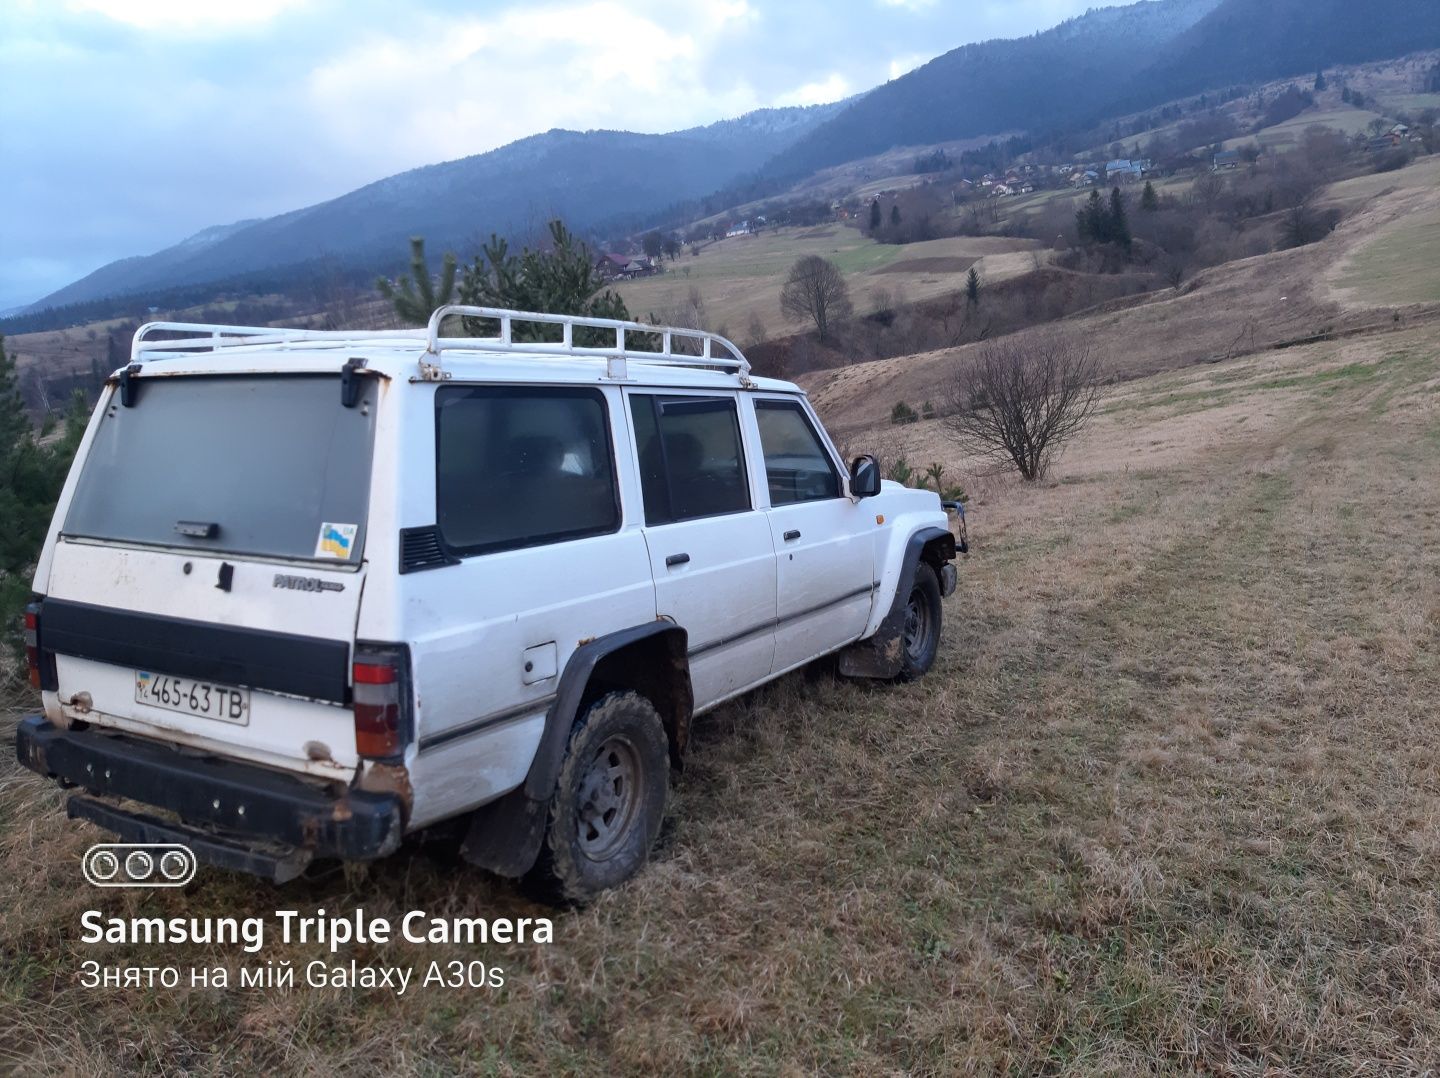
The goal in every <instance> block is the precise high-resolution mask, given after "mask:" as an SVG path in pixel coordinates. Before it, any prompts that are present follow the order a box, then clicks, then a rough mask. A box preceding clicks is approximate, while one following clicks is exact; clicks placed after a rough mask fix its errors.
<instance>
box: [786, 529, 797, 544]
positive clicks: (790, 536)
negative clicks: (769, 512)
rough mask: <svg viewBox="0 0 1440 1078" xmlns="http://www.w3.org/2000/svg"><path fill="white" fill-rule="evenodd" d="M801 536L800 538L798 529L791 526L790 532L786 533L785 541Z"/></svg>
mask: <svg viewBox="0 0 1440 1078" xmlns="http://www.w3.org/2000/svg"><path fill="white" fill-rule="evenodd" d="M799 538H800V533H799V532H798V531H796V530H795V529H794V528H791V529H790V530H789V531H788V532H786V533H785V541H786V542H787V543H789V542H791V541H793V540H795V539H799Z"/></svg>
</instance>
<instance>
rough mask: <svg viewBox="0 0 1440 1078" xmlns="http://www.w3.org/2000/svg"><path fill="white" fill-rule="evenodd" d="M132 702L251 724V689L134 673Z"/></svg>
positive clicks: (238, 723)
mask: <svg viewBox="0 0 1440 1078" xmlns="http://www.w3.org/2000/svg"><path fill="white" fill-rule="evenodd" d="M135 702H136V703H137V704H149V705H150V706H151V707H163V708H165V709H166V710H167V711H178V712H180V713H181V714H182V715H195V716H198V717H199V718H202V719H215V720H217V721H219V722H229V723H234V724H235V725H236V726H248V725H249V724H250V690H249V689H236V688H233V687H231V686H229V685H216V684H215V683H214V682H213V681H195V680H193V679H191V678H188V677H171V676H170V675H169V674H152V673H150V672H149V671H147V670H136V671H135Z"/></svg>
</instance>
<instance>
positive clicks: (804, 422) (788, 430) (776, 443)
mask: <svg viewBox="0 0 1440 1078" xmlns="http://www.w3.org/2000/svg"><path fill="white" fill-rule="evenodd" d="M755 420H756V422H757V424H758V425H759V427H760V446H761V449H762V450H763V451H764V453H765V480H766V482H767V483H768V484H769V487H770V504H771V505H775V506H780V505H793V504H794V503H796V502H813V501H821V500H823V499H826V498H838V497H840V476H839V475H838V474H837V473H836V471H835V465H834V463H833V462H832V461H831V460H830V454H829V453H827V452H825V447H824V445H822V444H821V442H820V436H819V435H818V434H816V433H815V428H814V427H812V426H811V425H810V420H809V418H808V417H807V416H806V415H805V411H804V409H802V408H801V407H800V405H799V404H798V403H796V402H795V401H774V400H757V401H756V402H755Z"/></svg>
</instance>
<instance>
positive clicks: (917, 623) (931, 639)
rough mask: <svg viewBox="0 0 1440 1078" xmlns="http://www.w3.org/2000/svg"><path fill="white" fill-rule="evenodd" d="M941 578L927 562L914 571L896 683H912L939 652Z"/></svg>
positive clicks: (933, 660)
mask: <svg viewBox="0 0 1440 1078" xmlns="http://www.w3.org/2000/svg"><path fill="white" fill-rule="evenodd" d="M940 618H941V602H940V579H939V577H937V576H936V575H935V570H934V569H933V568H931V567H930V565H929V564H928V563H927V562H923V561H922V562H921V563H920V564H919V565H918V566H916V568H915V581H914V583H913V584H912V585H911V586H910V595H909V597H908V598H907V600H906V603H905V620H904V622H903V624H902V626H901V629H900V673H898V674H897V675H896V676H895V680H896V681H914V680H915V679H916V678H919V677H923V676H924V675H925V674H926V673H927V672H928V671H929V669H930V667H932V666H934V665H935V655H936V653H937V652H938V651H939V650H940Z"/></svg>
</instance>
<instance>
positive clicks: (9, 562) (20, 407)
mask: <svg viewBox="0 0 1440 1078" xmlns="http://www.w3.org/2000/svg"><path fill="white" fill-rule="evenodd" d="M77 397H79V399H77V400H76V401H74V402H72V405H71V409H70V413H69V415H68V416H67V417H66V426H65V431H64V434H63V435H62V436H61V437H60V438H59V439H57V440H52V441H48V442H47V443H46V444H44V445H41V444H40V443H39V442H38V441H37V440H36V438H35V432H34V428H33V427H32V426H31V424H30V417H29V416H28V415H26V413H25V405H24V403H23V401H22V400H21V398H20V382H19V379H18V377H17V376H16V363H15V358H14V357H13V356H11V355H8V354H7V353H6V351H5V338H4V337H0V641H3V642H4V643H5V644H8V645H9V646H11V647H12V648H14V649H16V651H17V652H18V650H19V647H20V643H21V636H20V614H21V610H22V609H23V607H24V605H25V602H26V599H27V597H28V596H29V594H30V574H31V573H32V572H33V571H34V566H35V559H36V557H37V556H38V555H39V553H40V545H41V543H43V542H44V540H45V533H46V531H47V530H48V529H49V527H50V517H51V516H52V515H53V514H54V512H55V500H56V499H57V498H58V497H59V496H60V487H61V486H62V485H63V484H64V482H65V473H66V472H68V471H69V469H70V461H71V459H72V458H73V457H74V455H75V448H76V446H78V445H79V444H80V436H81V435H82V434H83V433H84V431H85V421H86V419H87V418H88V415H89V409H88V408H87V407H86V406H85V402H84V399H83V396H79V395H78V394H77Z"/></svg>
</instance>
